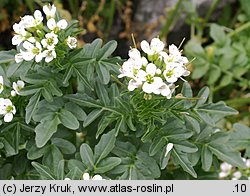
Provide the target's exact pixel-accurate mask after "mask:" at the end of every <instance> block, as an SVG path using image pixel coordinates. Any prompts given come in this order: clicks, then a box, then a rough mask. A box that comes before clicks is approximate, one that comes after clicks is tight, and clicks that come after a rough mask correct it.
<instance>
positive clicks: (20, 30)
mask: <svg viewBox="0 0 250 196" xmlns="http://www.w3.org/2000/svg"><path fill="white" fill-rule="evenodd" d="M13 29H14V31H15V35H14V37H13V38H12V40H11V42H12V45H20V44H21V43H22V42H23V41H24V40H25V39H26V36H27V31H26V30H25V28H24V25H23V24H22V23H21V22H20V23H15V24H14V25H13Z"/></svg>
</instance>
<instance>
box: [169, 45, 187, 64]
mask: <svg viewBox="0 0 250 196" xmlns="http://www.w3.org/2000/svg"><path fill="white" fill-rule="evenodd" d="M165 60H167V61H168V62H176V63H180V64H181V65H184V64H187V63H188V59H187V57H184V56H182V54H181V52H180V51H179V49H178V48H177V46H175V45H174V44H171V45H170V46H169V56H168V58H165Z"/></svg>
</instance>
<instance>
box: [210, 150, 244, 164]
mask: <svg viewBox="0 0 250 196" xmlns="http://www.w3.org/2000/svg"><path fill="white" fill-rule="evenodd" d="M208 148H209V150H210V151H211V152H212V153H213V154H214V155H216V156H217V157H218V159H221V160H222V161H225V162H227V163H230V164H231V165H233V166H236V167H240V168H246V164H245V163H244V162H243V160H242V158H241V156H240V153H239V152H234V151H229V149H228V148H226V147H224V146H219V145H216V146H212V145H209V146H208Z"/></svg>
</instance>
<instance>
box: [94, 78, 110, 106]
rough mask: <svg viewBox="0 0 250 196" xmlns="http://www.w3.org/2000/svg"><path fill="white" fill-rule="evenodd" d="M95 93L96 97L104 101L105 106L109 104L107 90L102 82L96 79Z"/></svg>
mask: <svg viewBox="0 0 250 196" xmlns="http://www.w3.org/2000/svg"><path fill="white" fill-rule="evenodd" d="M96 94H97V96H98V98H99V99H100V100H101V101H102V103H104V105H105V106H107V105H109V103H110V99H109V95H108V92H107V90H106V88H105V86H104V85H103V84H101V82H99V80H97V82H96Z"/></svg>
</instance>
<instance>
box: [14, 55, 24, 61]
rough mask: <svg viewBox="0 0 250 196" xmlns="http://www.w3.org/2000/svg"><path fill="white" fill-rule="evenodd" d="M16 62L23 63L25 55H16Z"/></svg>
mask: <svg viewBox="0 0 250 196" xmlns="http://www.w3.org/2000/svg"><path fill="white" fill-rule="evenodd" d="M15 61H16V63H21V62H22V61H23V55H22V53H17V54H16V55H15Z"/></svg>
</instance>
